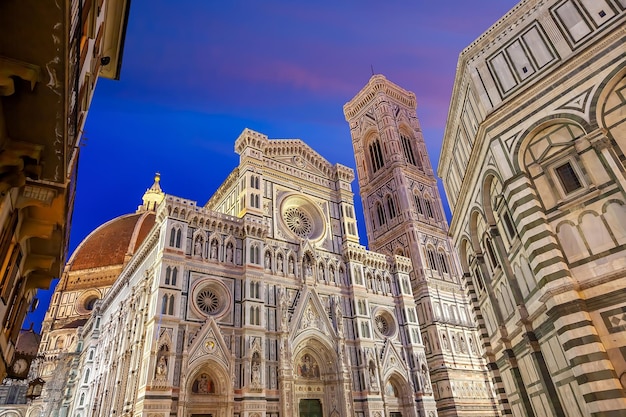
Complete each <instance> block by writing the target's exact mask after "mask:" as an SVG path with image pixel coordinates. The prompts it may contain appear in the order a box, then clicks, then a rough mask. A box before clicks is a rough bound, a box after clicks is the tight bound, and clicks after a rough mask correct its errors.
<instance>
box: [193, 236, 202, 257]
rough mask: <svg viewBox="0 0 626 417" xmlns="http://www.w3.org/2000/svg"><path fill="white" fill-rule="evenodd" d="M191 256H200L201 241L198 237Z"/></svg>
mask: <svg viewBox="0 0 626 417" xmlns="http://www.w3.org/2000/svg"><path fill="white" fill-rule="evenodd" d="M193 254H194V255H196V256H202V239H200V238H199V237H198V238H197V239H196V244H195V246H194V252H193Z"/></svg>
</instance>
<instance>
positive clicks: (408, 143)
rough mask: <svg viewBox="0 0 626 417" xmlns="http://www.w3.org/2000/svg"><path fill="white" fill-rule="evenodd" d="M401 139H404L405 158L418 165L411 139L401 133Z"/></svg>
mask: <svg viewBox="0 0 626 417" xmlns="http://www.w3.org/2000/svg"><path fill="white" fill-rule="evenodd" d="M400 140H401V141H402V150H403V151H404V159H406V161H407V162H408V163H409V164H411V165H417V164H416V163H415V156H414V155H413V147H412V146H411V141H410V140H409V138H408V137H407V136H405V135H400Z"/></svg>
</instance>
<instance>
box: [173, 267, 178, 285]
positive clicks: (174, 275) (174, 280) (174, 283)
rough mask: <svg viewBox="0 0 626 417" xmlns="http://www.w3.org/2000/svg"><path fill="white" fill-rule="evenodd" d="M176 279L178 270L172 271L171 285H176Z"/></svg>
mask: <svg viewBox="0 0 626 417" xmlns="http://www.w3.org/2000/svg"><path fill="white" fill-rule="evenodd" d="M176 278H178V268H176V267H174V269H172V285H176Z"/></svg>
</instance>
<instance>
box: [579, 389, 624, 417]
mask: <svg viewBox="0 0 626 417" xmlns="http://www.w3.org/2000/svg"><path fill="white" fill-rule="evenodd" d="M583 398H584V399H585V401H586V402H587V403H592V402H595V401H603V400H614V399H616V398H624V391H622V390H621V389H611V390H607V391H597V392H591V393H589V394H584V395H583ZM622 412H623V410H622ZM623 416H624V414H622V417H623Z"/></svg>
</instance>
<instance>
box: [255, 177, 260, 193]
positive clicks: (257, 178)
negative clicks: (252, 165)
mask: <svg viewBox="0 0 626 417" xmlns="http://www.w3.org/2000/svg"><path fill="white" fill-rule="evenodd" d="M254 188H256V189H257V190H258V189H260V188H261V187H260V186H259V177H255V178H254Z"/></svg>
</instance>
